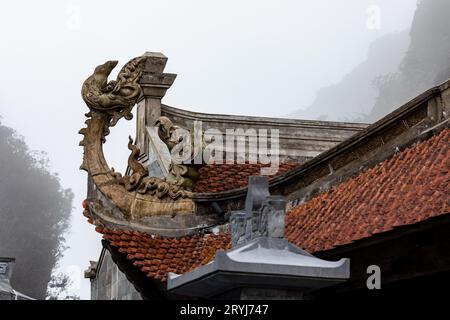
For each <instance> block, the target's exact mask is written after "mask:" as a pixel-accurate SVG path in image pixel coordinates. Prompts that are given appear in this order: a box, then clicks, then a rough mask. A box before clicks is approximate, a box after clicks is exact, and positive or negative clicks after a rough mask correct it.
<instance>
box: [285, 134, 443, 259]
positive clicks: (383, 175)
mask: <svg viewBox="0 0 450 320" xmlns="http://www.w3.org/2000/svg"><path fill="white" fill-rule="evenodd" d="M449 169H450V129H448V128H447V129H445V130H443V131H441V133H440V134H438V135H436V136H433V137H432V138H430V139H428V140H426V141H423V142H421V143H418V144H417V145H415V146H411V147H409V148H407V149H405V150H403V151H402V152H399V153H397V154H396V155H394V156H393V157H391V158H389V159H388V160H386V161H384V162H382V163H380V164H378V165H376V166H375V167H372V168H370V169H368V170H367V171H365V172H363V173H360V174H359V175H357V176H355V177H353V178H352V179H349V180H347V181H345V182H343V183H340V184H339V185H337V186H335V187H333V188H331V189H330V190H328V191H326V192H324V193H322V194H320V195H318V196H316V197H314V198H313V199H311V200H310V201H308V202H306V203H304V204H301V205H299V206H297V207H296V208H294V209H293V210H292V211H291V212H289V214H288V215H287V218H286V234H287V238H288V239H289V241H291V242H293V243H295V244H298V245H299V246H300V247H302V248H304V249H305V250H307V251H310V252H317V251H322V250H328V249H332V248H334V247H336V246H341V245H345V244H348V243H351V242H352V241H355V240H358V239H362V238H366V237H370V236H371V235H374V234H377V233H381V232H384V231H388V230H391V229H393V228H394V227H396V226H403V225H408V224H413V223H416V222H420V221H423V220H426V219H428V218H431V217H434V216H438V215H441V214H445V213H449V211H450V173H449Z"/></svg>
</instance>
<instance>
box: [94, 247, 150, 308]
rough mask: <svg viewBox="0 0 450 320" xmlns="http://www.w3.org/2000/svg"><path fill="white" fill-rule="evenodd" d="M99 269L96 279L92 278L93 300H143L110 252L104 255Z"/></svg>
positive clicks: (106, 251) (105, 252)
mask: <svg viewBox="0 0 450 320" xmlns="http://www.w3.org/2000/svg"><path fill="white" fill-rule="evenodd" d="M98 268H99V269H98V271H97V275H96V277H93V278H91V300H142V298H141V295H140V294H139V292H137V291H136V289H135V288H134V286H133V285H132V284H131V283H130V282H129V281H128V280H127V278H126V277H125V274H123V273H122V272H121V271H120V270H119V268H118V267H117V266H116V264H115V263H114V262H113V260H112V258H111V255H110V253H109V251H108V250H104V252H103V253H102V259H101V261H100V264H99V266H98Z"/></svg>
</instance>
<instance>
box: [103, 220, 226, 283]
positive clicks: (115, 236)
mask: <svg viewBox="0 0 450 320" xmlns="http://www.w3.org/2000/svg"><path fill="white" fill-rule="evenodd" d="M96 231H98V232H100V233H102V234H103V238H104V239H105V240H108V241H109V242H110V244H111V245H112V246H114V247H117V248H118V251H119V252H121V253H123V254H126V255H127V259H129V260H131V261H132V262H133V265H134V266H136V267H138V268H140V269H141V270H142V271H143V272H145V273H146V274H147V276H148V277H151V278H154V279H158V280H161V281H166V280H167V273H168V272H174V273H178V274H183V273H186V272H189V271H191V270H193V269H195V268H197V267H198V266H201V265H204V264H207V263H208V262H210V261H211V260H213V259H214V256H215V254H216V251H217V250H219V249H222V250H228V249H230V246H231V242H230V238H229V236H228V235H227V234H225V233H219V234H212V233H210V234H203V235H198V234H197V235H192V236H185V237H180V238H162V237H159V236H151V235H149V234H147V233H143V232H139V231H128V230H110V229H107V228H101V227H97V228H96Z"/></svg>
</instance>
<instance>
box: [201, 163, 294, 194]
mask: <svg viewBox="0 0 450 320" xmlns="http://www.w3.org/2000/svg"><path fill="white" fill-rule="evenodd" d="M299 165H300V164H299V163H298V162H294V161H290V162H282V163H280V165H279V170H278V172H277V173H276V174H275V175H272V176H269V178H273V177H275V176H278V175H281V174H283V173H285V172H287V171H289V170H292V169H294V168H296V167H298V166H299ZM263 167H265V165H262V164H260V163H258V164H249V163H244V164H226V163H224V164H210V165H205V166H203V167H201V168H200V169H199V174H200V178H199V180H198V181H197V182H196V184H195V188H194V192H205V193H215V192H223V191H228V190H232V189H238V188H244V187H246V186H247V183H248V177H250V176H259V175H260V174H261V168H263Z"/></svg>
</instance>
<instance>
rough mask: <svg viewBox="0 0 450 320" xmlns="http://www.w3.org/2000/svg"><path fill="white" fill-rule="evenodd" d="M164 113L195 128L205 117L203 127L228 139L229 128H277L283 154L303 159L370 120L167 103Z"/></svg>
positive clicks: (359, 128) (347, 136)
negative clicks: (209, 110)
mask: <svg viewBox="0 0 450 320" xmlns="http://www.w3.org/2000/svg"><path fill="white" fill-rule="evenodd" d="M161 115H163V116H166V117H168V118H170V119H172V121H173V122H174V123H176V124H177V125H178V126H180V127H182V128H185V129H191V128H193V127H194V121H196V120H197V121H201V122H202V126H203V130H208V129H210V128H214V129H218V130H220V131H221V132H222V133H223V134H224V136H223V141H225V133H226V130H227V129H231V130H236V129H243V130H244V131H245V130H248V129H255V130H256V131H258V130H260V129H267V130H268V139H269V138H270V130H273V129H277V130H279V141H280V158H282V159H286V158H288V159H296V160H300V161H301V162H303V161H304V160H307V159H310V158H312V157H315V156H316V155H318V154H319V153H321V152H323V151H325V150H328V149H330V148H331V147H334V146H335V145H336V144H338V143H340V142H342V141H344V140H346V139H347V138H349V137H350V136H352V135H353V134H355V133H357V132H359V131H361V130H363V129H364V128H366V127H367V125H366V124H360V123H343V122H327V121H313V120H294V119H281V118H266V117H251V116H235V115H218V114H206V113H199V112H191V111H186V110H181V109H177V108H173V107H169V106H167V105H162V106H161ZM238 136H241V135H237V137H238ZM247 141H248V137H247Z"/></svg>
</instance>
